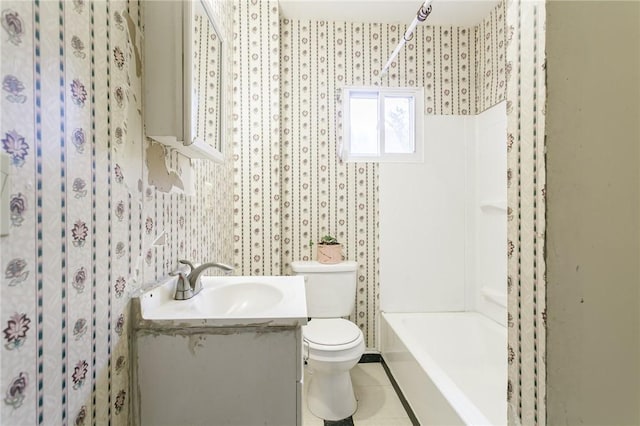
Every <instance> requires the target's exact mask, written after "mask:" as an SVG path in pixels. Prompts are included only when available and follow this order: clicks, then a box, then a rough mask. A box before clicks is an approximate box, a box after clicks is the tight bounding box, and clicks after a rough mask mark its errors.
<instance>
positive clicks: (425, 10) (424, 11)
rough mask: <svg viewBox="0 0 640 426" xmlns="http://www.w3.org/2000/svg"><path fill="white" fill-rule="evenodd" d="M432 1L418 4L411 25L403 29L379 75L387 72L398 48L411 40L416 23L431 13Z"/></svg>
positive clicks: (396, 54) (428, 0)
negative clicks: (418, 7)
mask: <svg viewBox="0 0 640 426" xmlns="http://www.w3.org/2000/svg"><path fill="white" fill-rule="evenodd" d="M432 1H433V0H426V1H425V2H424V3H423V4H422V6H420V9H418V12H417V13H416V17H415V18H413V21H412V22H411V25H409V28H407V31H405V33H404V35H403V36H402V40H400V43H398V46H396V48H395V49H394V51H393V53H391V56H390V57H389V60H388V61H387V64H386V65H385V66H384V68H382V71H381V72H380V77H382V76H383V75H384V73H385V72H387V70H388V69H389V67H390V66H391V62H393V60H394V59H395V58H396V56H398V53H399V52H400V49H402V46H404V44H405V43H406V42H408V41H409V40H411V34H412V33H413V30H414V29H415V28H416V26H417V25H418V23H420V22H423V21H424V20H425V19H427V16H429V14H430V13H431V2H432Z"/></svg>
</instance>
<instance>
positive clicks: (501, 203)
mask: <svg viewBox="0 0 640 426" xmlns="http://www.w3.org/2000/svg"><path fill="white" fill-rule="evenodd" d="M480 210H482V211H483V212H489V211H492V210H493V211H499V212H506V211H507V200H483V201H481V202H480Z"/></svg>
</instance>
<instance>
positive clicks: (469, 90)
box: [234, 0, 505, 348]
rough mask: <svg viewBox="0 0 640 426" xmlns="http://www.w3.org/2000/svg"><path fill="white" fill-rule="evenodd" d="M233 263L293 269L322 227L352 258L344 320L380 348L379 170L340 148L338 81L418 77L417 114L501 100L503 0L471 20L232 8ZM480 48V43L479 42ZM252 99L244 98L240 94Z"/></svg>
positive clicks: (462, 110) (413, 80) (395, 81)
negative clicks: (348, 17)
mask: <svg viewBox="0 0 640 426" xmlns="http://www.w3.org/2000/svg"><path fill="white" fill-rule="evenodd" d="M235 18H236V26H235V31H236V40H237V41H238V44H237V45H236V46H235V50H236V53H235V56H234V63H235V68H234V79H235V88H236V93H237V94H238V95H239V96H238V97H237V98H236V99H238V101H237V102H238V103H237V104H236V105H235V109H234V113H235V116H234V135H235V137H234V154H235V157H234V158H235V183H234V187H235V191H234V212H235V220H234V227H235V239H236V250H235V262H236V265H237V266H238V267H239V268H240V269H241V270H242V271H243V272H245V273H250V274H261V273H267V274H269V273H273V274H280V273H285V274H286V273H289V272H290V270H289V264H290V262H291V261H293V260H298V259H302V260H304V259H313V258H314V257H315V255H314V254H312V248H311V247H310V244H309V242H310V241H313V242H317V241H318V239H319V238H320V237H321V236H322V235H325V234H327V233H330V234H335V235H336V236H337V237H338V239H339V240H341V241H342V242H343V243H344V244H345V248H346V256H347V257H348V258H349V259H353V260H356V261H357V262H358V264H359V272H358V288H357V295H356V309H355V312H354V315H353V316H352V318H351V319H352V320H353V321H354V322H356V323H357V324H358V325H359V326H360V327H361V329H362V330H363V332H364V333H365V336H366V339H367V346H368V347H370V348H375V347H376V344H377V343H376V335H375V332H376V331H375V330H376V323H375V321H376V315H377V312H378V297H379V296H378V199H377V197H378V188H377V185H378V172H377V166H376V164H373V163H361V164H356V163H348V164H345V163H342V162H341V161H339V160H338V158H337V156H336V148H337V143H338V142H337V137H336V116H337V114H339V111H338V109H337V108H336V95H337V93H338V89H339V88H341V87H343V86H345V85H384V86H405V85H406V86H423V87H424V88H425V113H427V114H460V115H467V114H476V113H478V112H481V111H482V110H484V109H486V108H488V107H490V106H492V105H494V104H495V103H497V102H499V101H501V100H503V99H504V96H505V95H504V93H505V82H504V79H505V77H504V76H505V67H504V53H505V47H504V3H500V4H499V5H498V6H497V7H496V8H495V10H494V11H492V13H491V14H490V16H488V17H487V19H485V21H484V22H483V23H482V24H480V25H478V26H477V27H475V28H461V27H433V26H421V27H418V29H417V31H416V34H415V36H414V38H413V39H412V40H411V41H410V42H408V43H407V44H406V46H405V48H404V49H403V50H402V51H401V52H400V55H399V56H398V59H397V61H396V62H395V63H394V64H393V65H392V67H391V70H390V72H389V73H388V74H387V75H385V76H384V77H383V78H380V76H379V72H380V69H381V68H382V66H383V65H384V63H385V62H386V59H387V58H388V56H389V54H390V53H391V50H392V49H393V48H394V47H395V46H396V44H397V43H398V40H399V38H400V37H402V35H403V34H404V31H405V30H406V27H404V26H400V25H387V24H363V23H346V22H324V21H320V22H316V21H313V22H312V21H290V20H287V19H284V20H281V21H279V20H278V6H277V3H276V2H273V1H257V0H252V1H244V2H239V4H237V6H236V14H235ZM479 48H481V49H482V52H479ZM247 100H249V101H247Z"/></svg>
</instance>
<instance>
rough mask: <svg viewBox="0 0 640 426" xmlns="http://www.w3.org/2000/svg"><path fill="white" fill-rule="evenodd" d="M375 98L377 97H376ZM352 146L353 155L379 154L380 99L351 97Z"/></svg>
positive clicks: (350, 124)
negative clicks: (378, 123) (378, 124)
mask: <svg viewBox="0 0 640 426" xmlns="http://www.w3.org/2000/svg"><path fill="white" fill-rule="evenodd" d="M374 96H375V95H374ZM349 114H350V116H351V117H350V118H351V120H350V123H349V126H350V130H351V135H350V144H351V154H353V155H377V154H378V129H377V122H378V99H377V98H376V97H351V98H350V99H349Z"/></svg>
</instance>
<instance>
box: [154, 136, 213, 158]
mask: <svg viewBox="0 0 640 426" xmlns="http://www.w3.org/2000/svg"><path fill="white" fill-rule="evenodd" d="M152 139H153V140H154V141H155V142H158V143H161V144H162V145H164V146H166V147H167V149H170V150H175V151H178V152H179V153H180V154H182V155H184V156H185V157H187V158H192V159H196V158H201V159H207V160H212V161H216V162H219V163H221V162H222V161H223V160H224V156H223V155H222V153H221V152H220V151H218V150H217V149H214V148H213V147H211V146H210V145H208V144H206V143H205V142H203V141H199V140H196V141H194V142H193V143H192V144H191V145H185V144H183V143H182V142H181V141H178V140H176V139H175V138H171V137H154V138H152Z"/></svg>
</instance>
